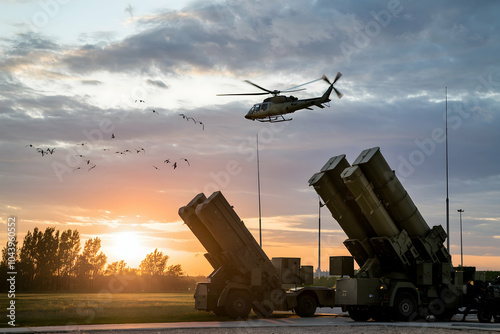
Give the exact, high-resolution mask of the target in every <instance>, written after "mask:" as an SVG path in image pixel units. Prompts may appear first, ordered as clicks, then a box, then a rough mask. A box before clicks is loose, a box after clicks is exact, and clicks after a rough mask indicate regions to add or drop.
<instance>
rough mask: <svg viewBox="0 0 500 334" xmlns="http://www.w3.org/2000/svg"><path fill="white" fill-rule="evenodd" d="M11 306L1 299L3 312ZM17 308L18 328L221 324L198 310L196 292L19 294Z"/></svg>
mask: <svg viewBox="0 0 500 334" xmlns="http://www.w3.org/2000/svg"><path fill="white" fill-rule="evenodd" d="M8 303H9V299H7V294H5V295H2V296H0V307H1V308H2V309H3V310H5V309H6V308H7V307H8V306H9V304H8ZM15 305H16V321H15V323H16V326H52V325H57V326H65V325H76V324H79V325H86V324H106V323H138V322H180V321H211V320H217V319H216V318H215V316H214V315H213V314H212V313H211V312H210V313H209V312H202V311H196V310H195V309H194V298H193V293H192V292H189V293H113V294H111V293H109V294H99V293H44V294H42V293H40V294H39V293H37V294H16V304H15ZM2 313H3V312H2ZM7 321H10V320H9V319H8V318H7V317H3V319H2V322H1V324H0V326H1V327H7V326H8V324H7ZM9 327H10V326H9Z"/></svg>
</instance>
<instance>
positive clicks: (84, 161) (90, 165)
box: [26, 99, 205, 172]
mask: <svg viewBox="0 0 500 334" xmlns="http://www.w3.org/2000/svg"><path fill="white" fill-rule="evenodd" d="M135 102H139V103H146V101H144V100H142V99H138V100H135ZM153 113H155V114H157V115H159V113H158V112H157V111H156V110H154V109H153ZM179 116H181V117H182V118H183V119H185V120H186V121H189V120H192V121H193V122H194V124H200V125H201V126H202V129H203V131H204V130H205V125H204V124H203V123H202V122H200V121H197V120H195V119H194V118H193V117H188V116H186V115H185V114H179ZM109 138H110V140H113V141H114V140H116V138H117V136H116V135H115V133H112V134H111V136H110V137H109ZM76 145H77V146H81V147H84V146H86V145H88V143H85V142H83V143H77V144H76ZM26 147H27V148H32V149H34V150H35V151H36V153H38V154H41V155H42V157H44V156H45V155H52V154H54V151H55V150H56V147H54V148H46V149H43V148H40V147H36V146H35V145H33V144H28V145H26ZM101 150H102V151H110V152H112V151H114V154H120V155H127V154H146V149H144V148H143V147H136V148H130V149H125V150H121V151H120V150H118V151H117V150H112V149H111V148H102V149H101ZM75 156H76V157H79V158H81V163H80V165H79V166H77V167H75V168H74V169H73V172H75V171H78V170H83V169H87V171H88V172H90V171H91V170H93V169H94V168H96V167H97V164H95V163H94V162H93V161H92V160H90V158H89V157H88V156H86V155H84V154H76V155H75ZM180 161H181V162H182V161H183V162H185V164H184V163H183V164H184V165H187V166H188V167H190V166H191V164H190V162H189V160H188V159H187V158H181V159H180ZM163 163H164V164H165V165H170V166H171V167H172V168H173V169H177V168H178V167H180V166H181V164H180V163H179V162H177V161H174V160H173V159H170V158H168V159H165V160H163ZM152 166H153V168H154V169H155V170H158V171H159V170H160V168H159V167H157V166H155V165H152Z"/></svg>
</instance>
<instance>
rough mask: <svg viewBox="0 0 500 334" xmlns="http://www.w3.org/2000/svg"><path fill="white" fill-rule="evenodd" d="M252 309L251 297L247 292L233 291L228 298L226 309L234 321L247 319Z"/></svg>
mask: <svg viewBox="0 0 500 334" xmlns="http://www.w3.org/2000/svg"><path fill="white" fill-rule="evenodd" d="M251 308H252V302H251V296H250V294H249V293H248V292H247V291H243V290H232V291H231V292H229V295H228V296H227V298H226V303H225V304H224V309H225V310H226V313H227V315H228V316H229V317H230V318H232V319H246V318H248V315H249V314H250V309H251Z"/></svg>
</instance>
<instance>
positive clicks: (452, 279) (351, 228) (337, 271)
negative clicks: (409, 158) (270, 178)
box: [309, 147, 477, 321]
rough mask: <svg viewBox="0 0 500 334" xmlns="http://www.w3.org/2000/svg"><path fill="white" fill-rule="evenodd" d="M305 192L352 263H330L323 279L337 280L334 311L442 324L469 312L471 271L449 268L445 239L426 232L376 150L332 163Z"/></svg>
mask: <svg viewBox="0 0 500 334" xmlns="http://www.w3.org/2000/svg"><path fill="white" fill-rule="evenodd" d="M309 185H310V186H313V187H314V189H315V190H316V192H317V193H318V195H319V196H320V197H321V199H322V200H323V201H324V203H325V204H326V206H327V207H328V209H329V210H330V212H331V214H332V216H333V218H335V220H337V222H338V223H339V225H340V227H341V228H342V229H343V230H344V232H345V233H346V235H347V239H346V240H345V241H344V245H345V247H346V248H347V250H348V251H349V252H350V253H351V255H352V259H353V260H351V261H348V260H349V257H347V259H346V258H345V257H332V258H331V263H332V267H331V268H330V273H331V274H333V275H339V276H342V277H341V278H339V279H338V280H337V283H336V294H335V304H336V305H338V306H341V307H342V309H343V310H344V311H347V312H348V313H349V315H350V317H351V318H352V319H353V320H356V321H366V320H368V319H370V318H373V319H374V320H380V321H387V320H392V319H396V320H403V321H410V320H412V319H415V318H417V317H421V316H426V315H433V316H434V317H435V318H437V319H439V320H447V319H451V317H452V316H453V315H454V314H456V313H458V309H459V308H461V307H465V306H467V305H469V301H468V300H470V298H468V297H467V286H473V284H474V280H476V278H477V277H476V273H475V268H473V270H467V271H463V270H455V269H454V268H453V266H452V263H451V256H450V254H449V253H448V251H447V249H446V248H445V247H444V245H443V242H444V241H445V240H446V238H447V234H446V232H445V231H444V230H443V228H442V227H441V226H440V225H437V226H433V227H432V228H430V227H429V226H428V225H427V223H426V222H425V220H424V218H423V217H422V215H421V214H420V212H419V211H418V209H417V207H416V206H415V204H414V203H413V201H412V199H411V198H410V196H409V195H408V193H407V192H406V190H405V189H404V187H403V186H402V184H401V183H400V181H399V180H398V178H397V176H396V174H395V172H394V171H393V170H392V169H391V168H390V167H389V165H388V164H387V162H386V160H385V159H384V157H383V156H382V154H381V152H380V149H379V148H378V147H375V148H371V149H367V150H364V151H363V152H362V153H361V154H360V155H359V156H358V158H357V159H356V160H355V161H354V163H353V165H352V166H351V165H350V164H349V162H348V161H347V160H346V158H345V155H339V156H334V157H332V158H331V159H330V160H328V162H327V163H326V164H325V165H324V166H323V168H321V170H320V172H318V173H316V174H314V175H313V176H312V177H311V178H310V180H309ZM354 261H356V263H357V264H358V266H359V270H357V272H356V273H354Z"/></svg>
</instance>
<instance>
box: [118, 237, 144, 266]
mask: <svg viewBox="0 0 500 334" xmlns="http://www.w3.org/2000/svg"><path fill="white" fill-rule="evenodd" d="M112 240H113V244H112V252H113V258H116V259H117V260H124V261H125V262H126V263H127V265H129V266H131V267H134V266H137V267H138V265H139V264H140V262H141V260H143V259H144V258H145V257H146V254H147V249H146V247H144V245H143V244H142V243H141V238H140V235H139V234H138V233H136V232H118V233H115V234H113V235H112ZM110 260H111V259H110Z"/></svg>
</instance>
